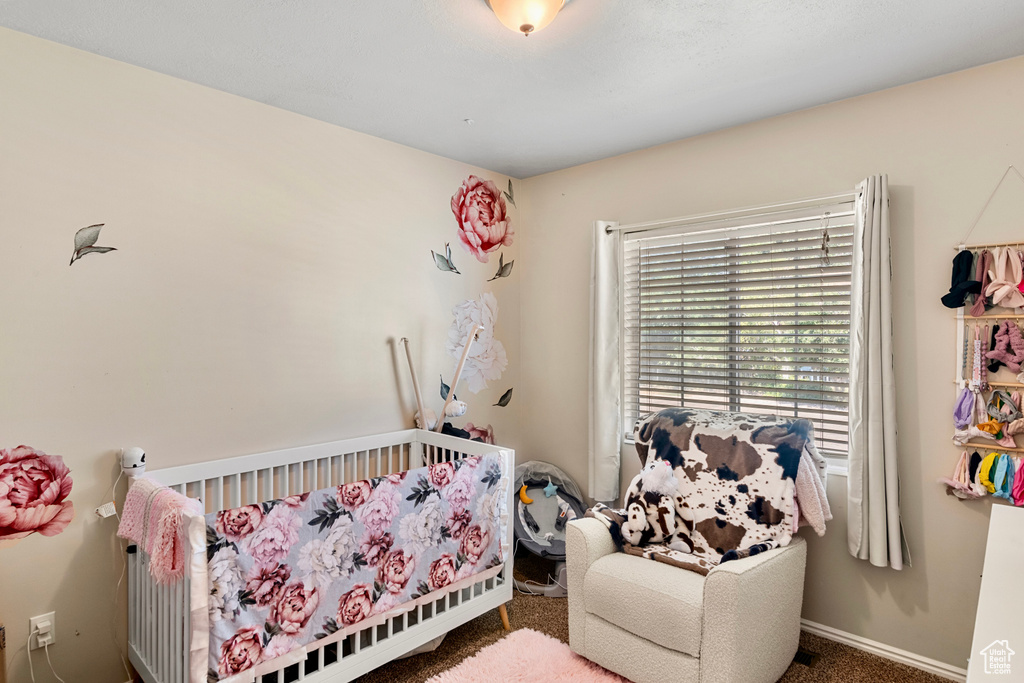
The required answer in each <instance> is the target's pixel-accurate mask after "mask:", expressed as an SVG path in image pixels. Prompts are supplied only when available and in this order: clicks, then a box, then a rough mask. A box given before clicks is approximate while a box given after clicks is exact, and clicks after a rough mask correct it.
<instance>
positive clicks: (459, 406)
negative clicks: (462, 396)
mask: <svg viewBox="0 0 1024 683" xmlns="http://www.w3.org/2000/svg"><path fill="white" fill-rule="evenodd" d="M467 410H469V407H468V406H467V405H466V402H465V401H452V402H451V403H448V404H446V405H445V407H444V415H445V417H462V416H463V415H465V414H466V411H467Z"/></svg>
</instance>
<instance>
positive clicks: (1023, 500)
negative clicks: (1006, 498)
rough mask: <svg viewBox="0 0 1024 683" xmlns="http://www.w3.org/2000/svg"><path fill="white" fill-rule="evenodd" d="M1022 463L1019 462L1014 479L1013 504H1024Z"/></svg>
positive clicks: (1023, 468) (1023, 470)
mask: <svg viewBox="0 0 1024 683" xmlns="http://www.w3.org/2000/svg"><path fill="white" fill-rule="evenodd" d="M1021 465H1022V463H1020V462H1018V463H1017V476H1015V477H1014V479H1013V491H1012V494H1013V504H1014V505H1017V506H1020V505H1024V467H1022V466H1021Z"/></svg>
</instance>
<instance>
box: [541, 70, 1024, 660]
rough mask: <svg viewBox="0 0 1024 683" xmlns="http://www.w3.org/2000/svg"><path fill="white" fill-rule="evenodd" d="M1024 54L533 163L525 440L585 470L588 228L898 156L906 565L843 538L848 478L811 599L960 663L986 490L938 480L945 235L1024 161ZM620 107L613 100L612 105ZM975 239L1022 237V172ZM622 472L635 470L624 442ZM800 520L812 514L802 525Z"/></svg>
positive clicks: (812, 614) (816, 545)
mask: <svg viewBox="0 0 1024 683" xmlns="http://www.w3.org/2000/svg"><path fill="white" fill-rule="evenodd" d="M1022 112H1024V58H1019V59H1014V60H1010V61H1006V62H1001V63H997V64H993V65H989V66H985V67H981V68H977V69H973V70H970V71H965V72H962V73H957V74H953V75H949V76H944V77H941V78H936V79H932V80H929V81H924V82H921V83H916V84H912V85H908V86H904V87H900V88H895V89H892V90H888V91H884V92H880V93H875V94H871V95H867V96H864V97H860V98H856V99H853V100H848V101H844V102H839V103H836V104H832V105H828V106H824V107H819V108H817V109H812V110H808V111H804V112H799V113H795V114H791V115H787V116H781V117H778V118H774V119H770V120H766V121H762V122H758V123H755V124H751V125H747V126H742V127H738V128H733V129H729V130H726V131H723V132H720V133H715V134H710V135H705V136H701V137H697V138H692V139H688V140H683V141H680V142H676V143H672V144H668V145H663V146H660V147H655V148H652V149H648V150H644V151H640V152H636V153H633V154H627V155H624V156H620V157H616V158H613V159H607V160H604V161H598V162H594V163H591V164H587V165H584V166H580V167H576V168H571V169H567V170H564V171H560V172H556V173H550V174H547V175H543V176H538V177H535V178H531V179H528V180H527V181H526V182H525V185H524V195H526V196H527V197H528V198H529V205H528V208H527V211H526V213H527V219H528V222H529V224H530V231H529V233H528V234H527V235H526V237H525V239H524V240H523V244H522V254H523V260H524V262H526V263H528V264H529V268H528V269H527V270H526V271H525V272H524V280H523V290H522V298H523V300H522V306H523V318H522V329H523V330H524V333H523V349H522V350H523V379H522V385H523V393H522V398H523V405H524V412H523V415H522V417H523V425H524V430H523V438H522V446H523V448H522V451H521V452H523V453H528V454H529V456H530V457H533V458H539V459H542V460H550V461H551V462H554V463H556V464H558V465H560V466H562V467H564V468H565V469H566V470H567V471H568V472H569V473H570V474H571V475H572V476H573V477H575V478H576V479H577V480H578V481H586V474H587V465H586V453H587V401H586V391H587V352H588V351H587V344H588V342H587V328H588V315H589V312H588V280H587V273H588V269H589V257H590V239H589V236H590V230H591V225H592V222H593V221H594V220H597V219H603V220H616V221H620V222H622V223H632V222H638V221H646V220H655V219H662V218H670V217H674V216H685V215H692V214H697V213H703V212H707V211H714V210H724V209H731V208H739V207H746V206H752V205H759V204H767V203H772V202H777V201H785V200H791V199H799V198H804V197H813V196H816V195H817V196H822V195H828V194H834V193H837V192H844V191H847V190H851V189H852V188H853V187H854V185H855V184H856V183H857V182H858V181H860V180H861V179H862V178H864V177H865V176H866V175H868V174H873V173H888V174H889V183H890V188H891V194H892V201H891V206H892V226H893V228H892V233H893V239H892V248H893V254H894V269H895V274H894V280H895V291H896V298H895V302H894V310H895V352H896V379H897V382H898V386H897V392H898V402H899V406H898V410H897V417H898V425H899V438H900V471H901V477H902V504H903V511H904V525H905V528H906V533H907V537H908V538H909V542H910V547H911V550H912V553H913V561H914V566H913V568H907V569H905V570H904V571H902V572H895V571H892V570H886V569H877V568H875V567H872V566H870V565H868V564H867V563H865V562H859V561H856V560H854V559H852V558H851V557H849V555H848V554H847V551H846V529H845V522H846V519H845V510H846V505H845V484H846V480H845V478H843V477H832V478H831V479H830V481H829V494H830V499H831V501H832V504H833V509H834V510H835V513H836V520H835V521H834V522H833V523H832V524H831V525H830V528H829V533H828V534H827V536H826V537H825V538H823V539H817V538H811V539H810V541H811V543H810V546H811V552H810V557H809V560H808V573H807V586H806V594H805V603H804V616H805V617H806V618H808V619H810V620H813V621H816V622H820V623H823V624H826V625H829V626H833V627H835V628H839V629H842V630H844V631H848V632H851V633H854V634H858V635H861V636H864V637H867V638H870V639H874V640H877V641H881V642H883V643H886V644H888V645H890V646H893V647H896V648H902V649H905V650H909V651H911V652H913V653H917V654H919V655H923V656H925V657H929V658H933V659H937V660H941V661H943V662H947V663H950V664H953V665H955V666H957V667H965V666H966V658H967V656H968V651H969V649H970V642H971V632H972V628H973V622H974V612H975V607H976V602H977V593H978V587H979V574H980V573H981V566H982V554H983V551H984V541H985V537H986V528H987V521H988V509H989V505H990V503H989V502H988V501H984V502H979V503H958V502H957V501H956V500H955V499H953V498H950V497H947V496H946V495H945V493H944V490H943V487H941V486H940V485H938V484H937V483H936V479H937V478H939V477H940V476H944V475H947V474H948V473H949V472H950V470H951V469H952V467H953V464H954V462H955V459H956V457H957V451H956V450H955V449H954V448H953V446H952V445H951V443H950V441H949V437H950V430H951V419H950V412H951V410H952V405H953V399H954V387H953V384H952V376H953V375H952V372H953V365H954V363H955V361H954V355H955V349H954V324H953V315H952V312H951V311H949V310H948V309H945V308H943V307H942V306H941V305H940V303H939V301H938V298H939V296H940V294H942V293H943V292H944V291H945V290H946V288H947V287H948V286H949V274H950V266H949V264H950V259H951V257H952V256H953V253H954V252H953V250H952V249H951V247H952V246H953V245H954V244H956V243H957V242H958V241H959V239H960V238H961V237H962V236H963V235H964V233H965V232H966V230H967V227H968V226H969V225H970V223H971V222H972V221H973V220H974V218H975V216H976V214H977V213H978V211H979V210H980V209H981V206H982V205H983V204H984V202H985V200H986V199H987V197H988V196H989V193H990V192H991V191H992V189H993V186H994V185H995V183H996V181H997V180H999V177H1000V176H1001V175H1002V173H1003V172H1004V171H1005V170H1006V167H1007V165H1008V164H1010V163H1016V164H1017V165H1018V167H1021V168H1024V125H1021V115H1022V114H1021V113H1022ZM612 114H613V113H612ZM974 237H975V238H976V239H978V240H989V241H993V240H999V239H1024V184H1021V183H1019V182H1017V179H1013V180H1012V182H1009V181H1008V184H1007V185H1006V188H1005V190H1004V191H1003V192H1001V193H1000V195H999V196H998V197H997V198H996V201H994V202H993V207H992V209H990V211H989V213H988V214H986V216H985V218H984V219H983V220H982V222H981V223H980V224H979V226H978V228H977V230H976V231H975V235H974ZM624 462H626V468H627V471H626V472H624V476H625V478H626V479H627V480H628V477H629V476H631V475H632V474H633V473H635V472H636V471H637V470H638V461H637V459H636V458H635V457H633V456H631V457H629V458H628V459H627V460H625V461H624ZM804 533H805V534H806V533H807V532H806V531H805V532H804Z"/></svg>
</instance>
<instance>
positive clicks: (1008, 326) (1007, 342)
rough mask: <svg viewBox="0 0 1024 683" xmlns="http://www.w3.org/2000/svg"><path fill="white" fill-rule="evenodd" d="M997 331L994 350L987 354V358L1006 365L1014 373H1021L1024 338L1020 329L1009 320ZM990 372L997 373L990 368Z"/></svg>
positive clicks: (1023, 358)
mask: <svg viewBox="0 0 1024 683" xmlns="http://www.w3.org/2000/svg"><path fill="white" fill-rule="evenodd" d="M995 329H996V334H995V338H996V341H995V343H994V344H993V345H992V350H991V351H989V352H988V353H986V354H985V357H986V358H992V359H995V360H997V361H1000V362H1001V363H1005V364H1006V367H1008V368H1009V369H1010V370H1012V371H1013V372H1020V368H1021V364H1024V336H1021V333H1020V328H1019V327H1017V325H1016V324H1015V323H1012V322H1010V321H1009V320H1004V321H1003V324H1002V325H1001V326H999V327H998V328H995ZM988 369H989V371H990V372H995V370H993V369H992V366H991V365H990V366H989V368H988Z"/></svg>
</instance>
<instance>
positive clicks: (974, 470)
mask: <svg viewBox="0 0 1024 683" xmlns="http://www.w3.org/2000/svg"><path fill="white" fill-rule="evenodd" d="M980 464H981V453H979V452H978V451H974V452H973V453H971V461H970V462H969V463H968V464H967V475H968V477H969V478H970V480H971V481H974V480H975V479H977V478H978V465H980Z"/></svg>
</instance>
